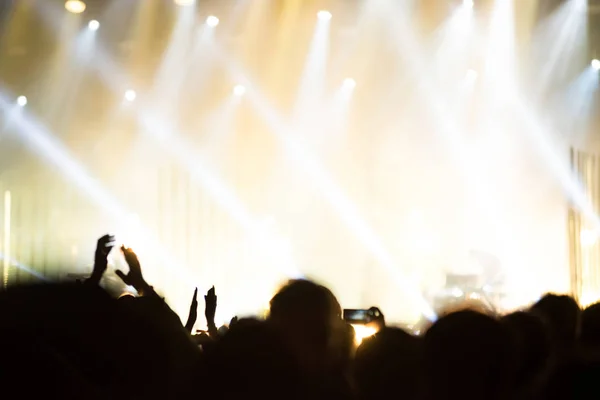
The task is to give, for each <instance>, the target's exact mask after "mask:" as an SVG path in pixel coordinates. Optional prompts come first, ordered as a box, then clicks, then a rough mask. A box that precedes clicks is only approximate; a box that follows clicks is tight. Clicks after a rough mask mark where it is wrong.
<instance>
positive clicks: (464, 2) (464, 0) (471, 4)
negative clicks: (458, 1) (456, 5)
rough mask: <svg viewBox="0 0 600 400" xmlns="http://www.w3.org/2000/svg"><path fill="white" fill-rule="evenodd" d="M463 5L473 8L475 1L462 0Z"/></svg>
mask: <svg viewBox="0 0 600 400" xmlns="http://www.w3.org/2000/svg"><path fill="white" fill-rule="evenodd" d="M463 6H465V7H467V8H473V7H474V6H475V2H474V1H473V0H463Z"/></svg>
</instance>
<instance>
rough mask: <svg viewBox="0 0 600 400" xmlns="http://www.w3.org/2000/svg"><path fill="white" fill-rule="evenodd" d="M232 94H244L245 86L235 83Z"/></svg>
mask: <svg viewBox="0 0 600 400" xmlns="http://www.w3.org/2000/svg"><path fill="white" fill-rule="evenodd" d="M233 94H235V95H236V96H238V97H240V96H243V95H244V94H246V88H245V87H244V86H242V85H236V86H235V87H234V88H233Z"/></svg>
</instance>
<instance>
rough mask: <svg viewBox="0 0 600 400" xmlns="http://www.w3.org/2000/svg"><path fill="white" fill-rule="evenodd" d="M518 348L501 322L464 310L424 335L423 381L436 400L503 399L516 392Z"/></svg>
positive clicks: (444, 319) (447, 318)
mask: <svg viewBox="0 0 600 400" xmlns="http://www.w3.org/2000/svg"><path fill="white" fill-rule="evenodd" d="M514 362H515V348H514V343H513V340H512V336H511V335H510V333H509V331H508V330H507V329H506V327H505V326H503V325H502V324H501V323H500V322H499V321H497V320H495V319H494V318H492V317H490V316H487V315H484V314H480V313H478V312H475V311H470V310H465V311H458V312H455V313H452V314H448V315H446V316H443V317H442V318H440V319H439V320H438V321H437V322H436V323H435V324H434V325H433V326H432V327H431V328H430V329H429V330H428V331H427V333H426V334H425V339H424V356H423V364H424V372H425V375H424V379H425V386H424V387H425V388H426V389H427V391H428V395H429V396H430V397H431V398H433V399H455V398H461V399H482V398H486V399H503V398H506V396H508V395H509V392H510V390H512V379H513V369H514Z"/></svg>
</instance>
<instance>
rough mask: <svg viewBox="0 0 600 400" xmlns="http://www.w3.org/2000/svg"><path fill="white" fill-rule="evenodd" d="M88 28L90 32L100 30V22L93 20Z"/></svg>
mask: <svg viewBox="0 0 600 400" xmlns="http://www.w3.org/2000/svg"><path fill="white" fill-rule="evenodd" d="M88 28H89V29H90V31H97V30H98V28H100V22H98V21H96V20H95V19H93V20H91V21H90V22H89V23H88Z"/></svg>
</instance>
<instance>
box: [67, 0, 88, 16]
mask: <svg viewBox="0 0 600 400" xmlns="http://www.w3.org/2000/svg"><path fill="white" fill-rule="evenodd" d="M85 7H86V6H85V3H84V2H83V1H81V0H67V1H66V2H65V8H66V9H67V11H68V12H70V13H73V14H81V13H82V12H84V11H85Z"/></svg>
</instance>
